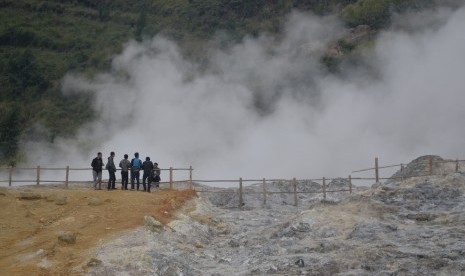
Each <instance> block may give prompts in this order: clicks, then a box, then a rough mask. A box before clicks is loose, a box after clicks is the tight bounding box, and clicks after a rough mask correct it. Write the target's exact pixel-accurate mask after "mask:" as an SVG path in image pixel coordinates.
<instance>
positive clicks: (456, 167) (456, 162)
mask: <svg viewBox="0 0 465 276" xmlns="http://www.w3.org/2000/svg"><path fill="white" fill-rule="evenodd" d="M458 171H459V160H458V159H456V160H455V172H458Z"/></svg>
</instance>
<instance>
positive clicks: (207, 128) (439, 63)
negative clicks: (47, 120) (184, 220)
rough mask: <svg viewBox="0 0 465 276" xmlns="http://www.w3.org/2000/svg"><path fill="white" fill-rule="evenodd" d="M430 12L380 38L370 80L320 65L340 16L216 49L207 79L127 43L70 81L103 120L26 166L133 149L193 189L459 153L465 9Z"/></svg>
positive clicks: (153, 45)
mask: <svg viewBox="0 0 465 276" xmlns="http://www.w3.org/2000/svg"><path fill="white" fill-rule="evenodd" d="M425 14H426V12H425V13H423V14H420V15H416V16H415V17H414V16H413V15H410V16H409V20H405V22H403V24H404V27H405V25H406V24H409V26H410V27H411V28H399V27H398V26H397V28H395V29H396V30H394V29H393V30H391V31H387V32H384V33H382V34H380V35H379V36H378V38H377V40H376V46H375V50H374V51H373V52H372V53H371V54H370V55H366V56H365V57H364V63H365V64H367V66H368V67H369V68H371V69H370V71H368V70H366V69H365V70H363V69H361V68H367V67H366V66H353V67H350V66H349V65H348V66H345V67H344V74H341V76H340V75H332V74H328V73H327V72H326V71H325V68H324V67H323V66H322V64H321V63H320V61H319V58H320V57H321V54H322V52H323V51H324V50H325V47H327V45H328V44H329V43H330V42H332V41H335V40H337V39H338V38H340V37H341V35H342V34H343V33H344V32H345V31H346V30H344V28H343V26H342V24H341V23H340V22H338V21H337V19H335V18H319V17H315V16H311V15H306V14H300V13H294V14H293V15H292V16H290V18H289V20H288V23H287V25H286V27H285V31H284V33H283V37H281V38H279V39H277V38H273V37H271V36H266V35H263V36H261V37H259V38H245V39H244V40H243V41H242V42H241V43H238V44H237V45H234V46H233V47H230V48H229V49H228V50H220V49H217V48H215V47H211V49H209V58H208V66H207V69H205V68H204V69H202V70H200V69H199V68H198V66H197V65H196V64H192V63H190V62H189V61H187V60H186V59H184V58H183V57H182V56H181V54H180V51H179V49H178V47H177V45H175V44H174V43H172V42H170V41H168V40H166V39H164V38H161V37H155V38H154V39H153V40H151V41H145V42H143V43H137V42H130V43H128V44H127V46H126V47H125V50H124V51H123V53H122V54H121V55H119V56H117V57H116V58H115V59H114V61H113V65H112V70H111V72H108V73H104V74H101V75H98V76H96V77H95V78H94V79H92V80H87V79H84V78H82V77H79V76H76V75H68V76H67V77H66V78H65V80H64V82H63V90H64V93H80V92H81V91H88V92H89V91H90V92H93V93H95V95H96V100H95V102H94V107H95V109H96V110H97V111H98V112H99V114H100V119H99V121H97V122H95V123H93V124H91V125H89V126H86V127H84V128H83V129H82V130H80V131H79V135H78V136H77V137H76V138H75V139H72V140H70V139H67V140H59V141H57V142H56V144H55V145H53V146H50V145H49V146H48V147H44V146H41V147H40V148H38V147H33V149H31V150H30V151H32V154H31V156H30V162H31V163H34V164H41V165H46V164H51V163H57V161H59V162H60V163H61V164H63V163H67V164H69V165H72V166H79V165H81V166H89V165H90V161H91V159H92V158H93V157H94V155H95V153H96V152H97V151H102V152H103V153H104V156H108V155H109V152H110V151H115V152H116V155H117V159H120V158H122V156H123V154H125V153H127V154H129V155H130V157H131V156H132V155H133V153H134V152H136V151H138V152H140V154H141V157H142V158H145V157H146V156H150V157H151V159H152V160H153V161H158V163H160V166H161V167H163V168H166V167H170V166H173V167H188V166H189V165H192V166H193V167H194V169H195V177H194V178H196V179H199V178H200V179H201V178H208V179H237V178H238V177H245V178H261V177H266V178H291V177H298V178H319V177H322V176H327V177H335V176H347V175H348V174H349V173H350V171H351V170H352V169H359V168H364V167H367V166H371V163H372V160H373V158H374V157H375V156H379V157H380V159H381V160H382V162H383V164H386V163H390V162H395V163H397V162H401V161H408V160H411V159H413V158H416V157H417V156H419V155H423V154H439V155H443V156H444V157H451V158H456V157H463V156H464V154H465V146H464V145H465V143H464V141H465V140H464V137H465V122H464V120H465V35H464V30H465V8H464V6H462V8H461V9H458V10H441V11H440V12H428V14H434V16H431V17H428V18H429V21H428V22H429V23H430V24H428V25H427V26H425V25H421V26H417V25H419V24H418V23H414V22H418V20H424V18H425ZM415 20H417V21H415ZM399 22H401V21H400V20H399ZM415 24H417V25H415ZM402 30H404V31H402ZM31 145H32V144H31ZM45 152H47V153H45Z"/></svg>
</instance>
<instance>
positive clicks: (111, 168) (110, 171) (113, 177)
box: [105, 151, 116, 190]
mask: <svg viewBox="0 0 465 276" xmlns="http://www.w3.org/2000/svg"><path fill="white" fill-rule="evenodd" d="M114 157H115V152H113V151H112V152H111V153H110V156H109V157H108V162H107V166H106V167H105V168H106V169H107V170H108V174H109V178H108V186H107V190H114V189H116V187H115V182H116V175H115V173H116V166H115V162H114V161H113V158H114Z"/></svg>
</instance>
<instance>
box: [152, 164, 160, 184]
mask: <svg viewBox="0 0 465 276" xmlns="http://www.w3.org/2000/svg"><path fill="white" fill-rule="evenodd" d="M160 172H161V170H160V168H159V167H158V163H156V162H155V163H153V176H152V180H153V182H155V188H160V180H161V178H160Z"/></svg>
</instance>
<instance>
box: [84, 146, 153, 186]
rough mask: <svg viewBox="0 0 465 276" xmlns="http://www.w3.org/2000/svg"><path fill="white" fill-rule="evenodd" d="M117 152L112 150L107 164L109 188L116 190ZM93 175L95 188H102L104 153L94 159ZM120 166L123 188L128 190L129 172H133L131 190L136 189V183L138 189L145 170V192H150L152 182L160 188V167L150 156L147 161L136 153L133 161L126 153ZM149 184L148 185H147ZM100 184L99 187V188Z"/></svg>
mask: <svg viewBox="0 0 465 276" xmlns="http://www.w3.org/2000/svg"><path fill="white" fill-rule="evenodd" d="M114 157H115V153H114V152H113V151H112V152H111V153H110V156H109V157H108V161H107V164H106V166H105V169H106V170H107V171H108V174H109V178H108V185H107V189H108V190H115V189H116V187H115V182H116V165H115V162H114ZM91 166H92V175H93V177H94V189H96V190H101V189H102V171H103V166H104V163H103V160H102V153H101V152H99V153H97V157H95V158H94V159H93V160H92V163H91ZM119 167H120V168H121V189H122V190H127V189H128V180H129V172H131V190H134V188H135V184H136V183H137V190H139V187H140V171H141V170H142V171H143V175H142V186H143V188H144V192H149V193H150V187H151V186H152V182H154V183H155V185H154V186H155V187H156V188H159V182H160V172H161V170H160V168H159V167H158V163H153V162H152V161H150V157H148V156H147V157H146V158H145V161H144V162H142V160H140V159H139V153H138V152H136V153H134V158H132V159H131V161H129V160H128V155H127V154H125V155H124V158H123V159H122V160H121V161H120V162H119ZM146 184H147V185H146ZM97 185H98V188H97Z"/></svg>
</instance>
